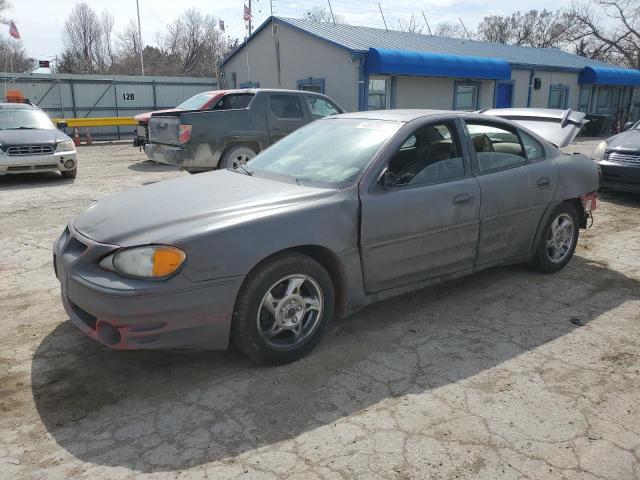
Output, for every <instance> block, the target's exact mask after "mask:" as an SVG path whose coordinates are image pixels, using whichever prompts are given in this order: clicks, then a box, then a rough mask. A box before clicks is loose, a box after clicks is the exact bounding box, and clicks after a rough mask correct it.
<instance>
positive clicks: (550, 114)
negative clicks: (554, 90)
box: [480, 108, 587, 148]
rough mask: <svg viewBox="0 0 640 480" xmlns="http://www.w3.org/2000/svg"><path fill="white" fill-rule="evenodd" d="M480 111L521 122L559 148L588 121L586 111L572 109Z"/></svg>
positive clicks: (500, 109) (497, 109) (568, 141)
mask: <svg viewBox="0 0 640 480" xmlns="http://www.w3.org/2000/svg"><path fill="white" fill-rule="evenodd" d="M480 113H482V114H484V115H493V116H494V117H500V118H504V119H507V120H511V121H513V122H515V123H519V124H520V125H522V126H523V127H525V128H528V129H529V130H531V131H532V132H534V133H537V134H538V135H539V136H541V137H542V138H544V139H545V140H546V141H547V142H549V143H552V144H554V145H555V146H556V147H558V148H562V147H566V146H567V145H569V144H570V143H571V142H572V141H573V139H574V138H575V137H576V135H578V132H580V130H581V129H582V127H583V126H584V125H585V124H586V123H587V121H586V120H585V114H584V113H582V112H574V111H573V110H571V109H569V110H554V109H545V108H490V109H486V110H482V111H481V112H480Z"/></svg>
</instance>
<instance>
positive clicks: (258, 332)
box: [231, 253, 334, 364]
mask: <svg viewBox="0 0 640 480" xmlns="http://www.w3.org/2000/svg"><path fill="white" fill-rule="evenodd" d="M333 309H334V289H333V282H332V281H331V277H330V276H329V274H328V273H327V271H326V270H325V269H324V268H323V267H322V266H321V265H320V264H319V263H318V262H316V261H315V260H313V259H312V258H310V257H307V256H306V255H302V254H299V253H285V254H281V255H277V256H275V257H273V258H272V259H270V260H268V261H267V262H265V263H264V264H263V265H261V266H259V267H258V268H257V269H256V270H255V271H254V272H252V273H251V274H250V275H249V277H247V279H246V281H245V283H244V285H243V286H242V288H241V289H240V293H239V294H238V298H237V300H236V305H235V309H234V313H233V321H232V323H231V341H232V342H233V343H234V344H235V345H236V346H237V347H238V348H239V349H240V350H242V352H244V353H245V354H246V355H247V356H248V357H249V358H251V359H252V360H253V361H254V362H256V363H260V364H283V363H289V362H293V361H295V360H297V359H299V358H301V357H303V356H304V355H306V354H307V353H309V352H310V351H311V350H312V349H313V347H315V346H316V345H317V344H318V342H319V341H320V339H321V338H322V336H323V335H324V333H325V331H326V329H327V326H328V325H329V321H330V320H331V317H332V316H333Z"/></svg>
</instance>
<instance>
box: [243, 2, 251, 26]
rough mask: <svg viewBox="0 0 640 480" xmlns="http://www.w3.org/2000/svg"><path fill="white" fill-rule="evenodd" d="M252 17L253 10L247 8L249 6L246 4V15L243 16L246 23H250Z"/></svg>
mask: <svg viewBox="0 0 640 480" xmlns="http://www.w3.org/2000/svg"><path fill="white" fill-rule="evenodd" d="M251 17H253V15H251V9H250V8H249V7H247V4H246V3H245V5H244V15H243V16H242V18H243V19H244V21H245V22H248V21H249V20H251Z"/></svg>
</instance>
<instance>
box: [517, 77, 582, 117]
mask: <svg viewBox="0 0 640 480" xmlns="http://www.w3.org/2000/svg"><path fill="white" fill-rule="evenodd" d="M530 72H531V71H530V70H512V71H511V78H512V79H514V80H515V91H514V102H513V106H514V107H526V106H527V96H528V94H529V75H530ZM534 78H539V79H540V80H541V82H542V85H541V88H540V90H536V89H531V105H530V107H532V108H548V107H549V90H550V87H551V85H557V84H562V85H568V86H569V101H568V105H567V106H568V108H571V109H574V110H577V109H578V100H579V97H580V84H579V83H578V73H572V72H553V71H544V70H535V73H534Z"/></svg>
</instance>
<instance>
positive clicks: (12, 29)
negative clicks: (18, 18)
mask: <svg viewBox="0 0 640 480" xmlns="http://www.w3.org/2000/svg"><path fill="white" fill-rule="evenodd" d="M9 35H11V36H12V37H13V38H15V39H16V40H19V39H20V32H19V31H18V27H16V24H15V23H13V22H11V23H10V24H9Z"/></svg>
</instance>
